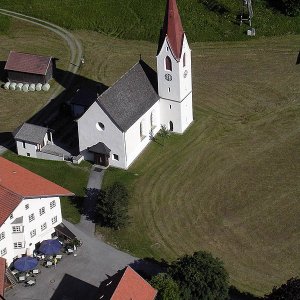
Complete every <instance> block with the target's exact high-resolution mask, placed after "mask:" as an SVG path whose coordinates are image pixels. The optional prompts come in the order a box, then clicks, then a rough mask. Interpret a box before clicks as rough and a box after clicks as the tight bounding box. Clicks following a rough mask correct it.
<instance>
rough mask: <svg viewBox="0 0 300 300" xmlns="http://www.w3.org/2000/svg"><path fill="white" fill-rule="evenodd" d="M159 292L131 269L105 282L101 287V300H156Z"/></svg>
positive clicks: (120, 272) (127, 268)
mask: <svg viewBox="0 0 300 300" xmlns="http://www.w3.org/2000/svg"><path fill="white" fill-rule="evenodd" d="M156 294H157V290H156V289H154V288H153V287H152V286H151V285H150V284H149V283H148V282H147V281H146V280H145V279H143V278H142V277H141V276H140V275H139V274H138V273H136V272H135V271H134V270H133V269H132V268H131V267H129V266H128V267H126V268H124V269H123V270H121V271H119V272H118V273H117V274H115V275H113V276H112V277H110V278H108V279H106V280H105V281H103V282H102V283H101V285H100V287H99V298H98V299H99V300H109V299H111V300H154V299H155V297H156Z"/></svg>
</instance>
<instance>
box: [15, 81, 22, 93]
mask: <svg viewBox="0 0 300 300" xmlns="http://www.w3.org/2000/svg"><path fill="white" fill-rule="evenodd" d="M22 87H23V83H21V82H20V83H18V84H17V87H16V90H17V91H22Z"/></svg>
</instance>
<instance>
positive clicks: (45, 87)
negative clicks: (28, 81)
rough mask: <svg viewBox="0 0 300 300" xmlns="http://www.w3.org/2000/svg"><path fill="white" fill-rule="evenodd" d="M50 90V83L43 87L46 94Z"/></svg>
mask: <svg viewBox="0 0 300 300" xmlns="http://www.w3.org/2000/svg"><path fill="white" fill-rule="evenodd" d="M49 89H50V84H49V83H45V84H44V85H43V87H42V90H43V91H44V92H48V91H49Z"/></svg>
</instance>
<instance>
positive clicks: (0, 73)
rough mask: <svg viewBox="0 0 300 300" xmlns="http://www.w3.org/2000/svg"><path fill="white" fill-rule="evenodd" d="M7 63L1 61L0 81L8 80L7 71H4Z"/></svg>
mask: <svg viewBox="0 0 300 300" xmlns="http://www.w3.org/2000/svg"><path fill="white" fill-rule="evenodd" d="M5 64H6V61H2V60H0V81H3V82H5V81H6V78H7V74H6V71H5V70H4V67H5Z"/></svg>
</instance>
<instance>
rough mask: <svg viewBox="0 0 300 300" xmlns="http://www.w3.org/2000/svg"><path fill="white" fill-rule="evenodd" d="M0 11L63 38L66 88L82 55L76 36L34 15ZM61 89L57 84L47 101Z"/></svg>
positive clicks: (76, 69) (76, 70)
mask: <svg viewBox="0 0 300 300" xmlns="http://www.w3.org/2000/svg"><path fill="white" fill-rule="evenodd" d="M0 13H1V14H3V15H6V16H9V17H13V18H16V19H20V20H23V21H26V22H30V23H33V24H36V25H38V26H41V27H44V28H46V29H48V30H51V31H53V32H54V33H56V34H58V35H59V36H60V37H61V38H62V39H64V40H65V41H66V43H67V44H68V46H69V48H70V65H69V68H68V71H69V75H67V76H66V77H65V78H64V84H63V86H65V87H66V88H68V87H69V86H70V85H71V83H72V80H73V78H74V74H76V73H77V72H78V68H79V65H80V60H81V57H82V56H83V50H82V45H81V43H80V42H79V41H78V39H77V38H76V37H74V35H73V34H72V33H70V32H69V31H67V30H66V29H64V28H62V27H59V26H57V25H55V24H52V23H50V22H47V21H43V20H40V19H37V18H34V17H30V16H27V15H24V14H20V13H16V12H13V11H10V10H6V9H0ZM63 90H64V88H63V87H62V86H58V87H57V88H56V89H55V90H54V91H53V93H52V95H51V97H50V99H49V101H50V100H51V99H53V98H55V97H56V96H58V95H59V94H60V93H61V92H62V91H63Z"/></svg>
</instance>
